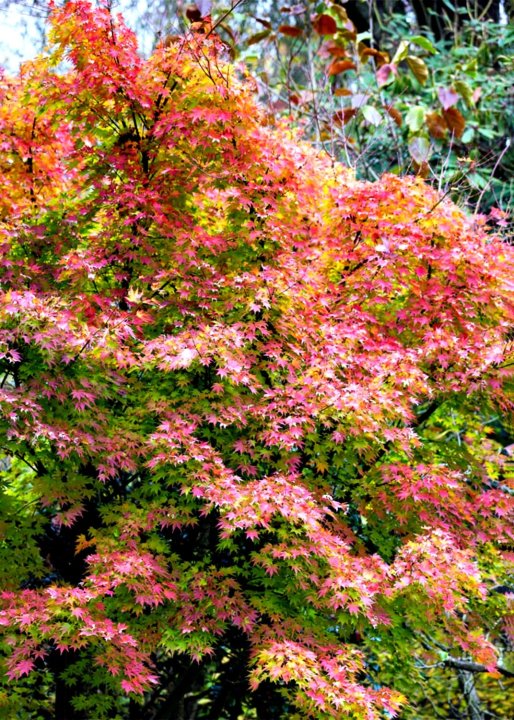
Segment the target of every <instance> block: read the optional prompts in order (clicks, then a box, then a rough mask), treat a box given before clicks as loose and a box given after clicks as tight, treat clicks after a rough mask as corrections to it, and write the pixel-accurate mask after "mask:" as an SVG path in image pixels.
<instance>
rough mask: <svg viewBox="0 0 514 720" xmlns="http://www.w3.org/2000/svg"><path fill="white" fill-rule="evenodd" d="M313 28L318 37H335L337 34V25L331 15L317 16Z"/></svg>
mask: <svg viewBox="0 0 514 720" xmlns="http://www.w3.org/2000/svg"><path fill="white" fill-rule="evenodd" d="M312 27H313V28H314V30H315V31H316V32H317V33H318V35H333V34H334V33H335V32H337V23H336V21H335V20H334V18H333V17H330V15H316V17H315V18H314V20H313V21H312Z"/></svg>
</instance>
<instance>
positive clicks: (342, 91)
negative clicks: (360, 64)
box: [334, 88, 352, 97]
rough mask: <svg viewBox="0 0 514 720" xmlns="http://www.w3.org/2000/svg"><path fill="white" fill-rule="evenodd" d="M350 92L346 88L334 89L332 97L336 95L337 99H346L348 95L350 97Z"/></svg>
mask: <svg viewBox="0 0 514 720" xmlns="http://www.w3.org/2000/svg"><path fill="white" fill-rule="evenodd" d="M351 94H352V91H351V90H348V88H336V89H335V90H334V95H337V97H348V95H351Z"/></svg>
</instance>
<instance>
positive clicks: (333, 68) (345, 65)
mask: <svg viewBox="0 0 514 720" xmlns="http://www.w3.org/2000/svg"><path fill="white" fill-rule="evenodd" d="M355 68H356V65H355V63H354V62H352V61H351V60H334V62H333V63H332V64H331V65H330V66H329V68H328V74H329V75H337V74H338V73H342V72H345V71H346V70H355Z"/></svg>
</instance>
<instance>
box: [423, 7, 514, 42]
mask: <svg viewBox="0 0 514 720" xmlns="http://www.w3.org/2000/svg"><path fill="white" fill-rule="evenodd" d="M452 4H453V5H454V7H456V8H457V12H453V11H452V10H450V8H449V7H448V5H446V4H445V3H444V2H443V0H430V2H426V0H425V1H423V0H411V5H412V8H413V10H414V13H415V14H416V20H417V22H418V25H419V26H420V28H428V29H429V30H431V31H432V33H433V34H434V37H435V39H436V40H450V39H451V37H452V35H453V34H454V32H455V30H456V29H458V28H459V27H460V25H461V23H462V21H463V20H466V19H471V18H475V19H478V18H481V19H482V20H493V21H494V22H499V20H500V4H501V0H453V2H452Z"/></svg>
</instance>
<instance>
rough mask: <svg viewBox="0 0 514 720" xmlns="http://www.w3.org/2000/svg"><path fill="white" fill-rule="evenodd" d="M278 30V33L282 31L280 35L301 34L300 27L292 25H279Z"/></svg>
mask: <svg viewBox="0 0 514 720" xmlns="http://www.w3.org/2000/svg"><path fill="white" fill-rule="evenodd" d="M278 31H279V33H282V35H287V36H288V37H294V38H295V37H300V35H303V30H302V28H299V27H293V26H292V25H280V26H279V28H278Z"/></svg>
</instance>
